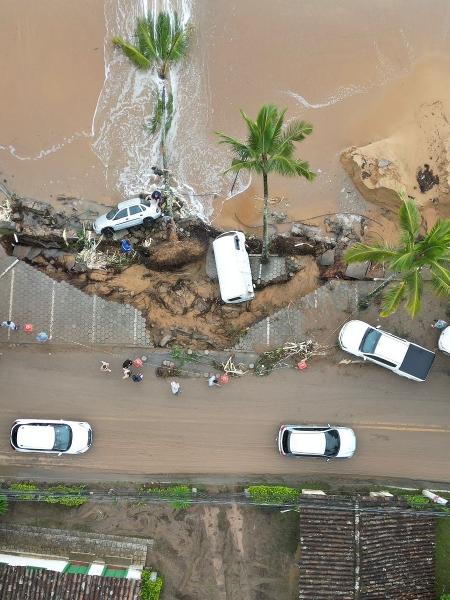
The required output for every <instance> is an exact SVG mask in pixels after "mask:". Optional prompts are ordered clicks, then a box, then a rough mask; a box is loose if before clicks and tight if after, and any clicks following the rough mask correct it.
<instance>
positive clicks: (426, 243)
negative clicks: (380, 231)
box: [344, 193, 450, 318]
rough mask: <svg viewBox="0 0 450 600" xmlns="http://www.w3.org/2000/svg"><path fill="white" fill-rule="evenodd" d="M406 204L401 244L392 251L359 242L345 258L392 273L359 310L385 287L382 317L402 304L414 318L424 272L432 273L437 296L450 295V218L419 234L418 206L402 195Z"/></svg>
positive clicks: (403, 210)
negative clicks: (386, 269)
mask: <svg viewBox="0 0 450 600" xmlns="http://www.w3.org/2000/svg"><path fill="white" fill-rule="evenodd" d="M399 196H400V198H401V200H402V201H403V204H402V205H401V207H400V212H399V221H400V230H401V234H400V241H399V244H398V245H397V246H396V247H394V248H392V247H391V246H388V245H387V244H385V243H382V244H381V243H380V244H377V245H374V246H368V245H367V244H361V243H357V244H354V245H353V246H352V247H351V248H350V249H349V250H347V252H346V253H345V255H344V260H345V261H346V262H347V263H358V262H365V261H370V262H372V263H374V264H379V265H386V266H387V268H388V270H389V271H390V272H391V273H392V274H391V275H390V276H389V277H388V278H387V280H386V281H385V282H383V284H382V285H380V286H378V287H377V288H376V289H375V290H374V291H373V292H372V293H371V294H369V296H367V298H366V299H365V301H363V303H362V305H361V306H360V308H364V307H366V305H367V304H368V301H369V299H370V298H371V297H372V296H374V295H375V294H377V293H379V292H381V291H382V290H383V289H384V288H387V291H386V292H384V295H383V300H382V310H381V312H380V316H381V317H387V316H389V315H391V314H392V313H394V312H395V311H396V310H397V309H398V308H399V306H400V304H401V303H402V302H403V301H406V310H407V311H408V312H409V314H410V315H411V317H413V318H414V317H415V316H416V315H417V314H418V313H419V312H420V310H421V308H422V295H423V270H424V269H427V270H429V272H430V273H431V285H432V288H433V290H434V293H435V294H436V295H438V296H450V270H449V268H450V219H443V220H438V221H437V222H436V224H435V225H434V226H433V227H432V228H431V229H430V231H429V232H428V233H426V234H425V235H422V234H421V232H420V228H421V218H420V213H419V210H418V208H417V205H416V203H415V202H414V201H413V200H410V199H409V198H407V196H406V194H404V193H399Z"/></svg>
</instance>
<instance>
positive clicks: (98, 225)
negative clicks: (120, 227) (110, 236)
mask: <svg viewBox="0 0 450 600" xmlns="http://www.w3.org/2000/svg"><path fill="white" fill-rule="evenodd" d="M108 223H109V221H108V219H107V218H106V215H102V216H101V217H98V218H97V219H95V221H94V230H95V231H99V232H100V231H101V230H102V229H103V228H104V227H107V226H108Z"/></svg>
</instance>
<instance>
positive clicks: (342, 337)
mask: <svg viewBox="0 0 450 600" xmlns="http://www.w3.org/2000/svg"><path fill="white" fill-rule="evenodd" d="M368 327H371V326H370V325H368V324H367V323H364V321H357V320H355V321H349V322H348V323H346V324H345V325H344V326H343V327H342V329H341V331H340V332H339V344H340V346H341V348H342V349H343V350H347V351H348V352H351V353H353V354H358V353H359V351H360V350H359V346H360V344H361V340H362V338H363V337H364V334H365V333H366V331H367V328H368Z"/></svg>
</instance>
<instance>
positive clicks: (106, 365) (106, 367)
mask: <svg viewBox="0 0 450 600" xmlns="http://www.w3.org/2000/svg"><path fill="white" fill-rule="evenodd" d="M101 363H102V364H101V366H100V371H103V372H105V373H111V369H110V368H109V362H105V361H104V360H102V361H101Z"/></svg>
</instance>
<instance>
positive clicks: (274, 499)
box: [247, 485, 300, 504]
mask: <svg viewBox="0 0 450 600" xmlns="http://www.w3.org/2000/svg"><path fill="white" fill-rule="evenodd" d="M247 491H248V494H249V496H250V498H251V499H252V500H253V501H254V502H263V503H264V504H293V503H296V502H298V499H299V495H300V491H299V490H298V489H296V488H291V487H286V486H284V485H251V486H250V487H248V488H247Z"/></svg>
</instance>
